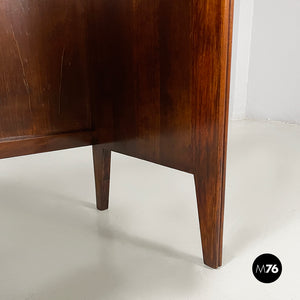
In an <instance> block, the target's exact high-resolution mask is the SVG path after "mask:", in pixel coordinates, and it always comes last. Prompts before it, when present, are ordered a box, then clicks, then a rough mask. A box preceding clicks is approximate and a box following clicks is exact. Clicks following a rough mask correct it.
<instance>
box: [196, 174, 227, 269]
mask: <svg viewBox="0 0 300 300" xmlns="http://www.w3.org/2000/svg"><path fill="white" fill-rule="evenodd" d="M195 184H196V194H197V202H198V213H199V221H200V231H201V241H202V251H203V260H204V263H205V264H206V265H208V266H210V267H211V268H214V269H216V268H218V267H220V266H221V265H222V244H223V215H224V205H223V204H224V199H223V196H220V194H219V193H218V188H217V185H216V186H215V192H212V190H211V189H210V184H211V182H210V179H209V178H205V177H204V176H201V175H199V174H195Z"/></svg>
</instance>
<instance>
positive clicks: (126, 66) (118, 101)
mask: <svg viewBox="0 0 300 300" xmlns="http://www.w3.org/2000/svg"><path fill="white" fill-rule="evenodd" d="M232 10H233V0H186V1H183V0H114V1H112V0H100V1H97V0H87V1H81V0H43V1H40V0H23V1H19V0H2V1H0V158H4V157H11V156H16V155H24V154H31V153H38V152H42V151H49V150H58V149H62V148H66V147H75V146H81V145H88V144H93V145H94V148H93V154H94V164H95V176H96V189H97V206H98V208H99V209H101V210H103V209H107V208H108V197H109V172H110V151H117V152H120V153H124V154H127V155H131V156H134V157H138V158H141V159H145V160H148V161H151V162H155V163H158V164H161V165H164V166H167V167H172V168H176V169H179V170H182V171H185V172H189V173H192V174H194V176H195V185H196V193H197V200H198V211H199V219H200V227H201V237H202V247H203V257H204V262H205V263H206V264H207V265H209V266H211V267H213V268H217V267H218V266H220V265H221V263H222V235H223V214H224V197H225V196H224V195H225V194H224V191H225V169H226V146H227V124H228V99H229V82H230V80H229V79H230V57H231V36H232Z"/></svg>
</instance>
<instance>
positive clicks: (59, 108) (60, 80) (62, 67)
mask: <svg viewBox="0 0 300 300" xmlns="http://www.w3.org/2000/svg"><path fill="white" fill-rule="evenodd" d="M64 60H65V47H64V48H63V50H62V54H61V60H60V78H59V99H58V114H59V115H60V113H61V92H62V81H63V70H64Z"/></svg>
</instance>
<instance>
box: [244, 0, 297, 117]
mask: <svg viewBox="0 0 300 300" xmlns="http://www.w3.org/2000/svg"><path fill="white" fill-rule="evenodd" d="M247 117H248V118H255V119H271V120H279V121H288V122H293V123H296V122H298V123H300V1H299V0H284V1H282V0H255V1H254V14H253V32H252V43H251V54H250V68H249V84H248V105H247Z"/></svg>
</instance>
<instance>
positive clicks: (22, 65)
mask: <svg viewBox="0 0 300 300" xmlns="http://www.w3.org/2000/svg"><path fill="white" fill-rule="evenodd" d="M11 30H12V35H13V39H14V41H15V44H16V48H17V51H18V56H19V60H20V64H21V67H22V74H23V82H24V86H25V89H26V92H27V95H28V106H29V110H30V112H32V109H31V96H30V89H29V84H28V81H27V79H26V73H25V67H24V62H23V58H22V55H21V50H20V46H19V43H18V40H17V39H16V35H15V31H14V28H13V26H12V25H11Z"/></svg>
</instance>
